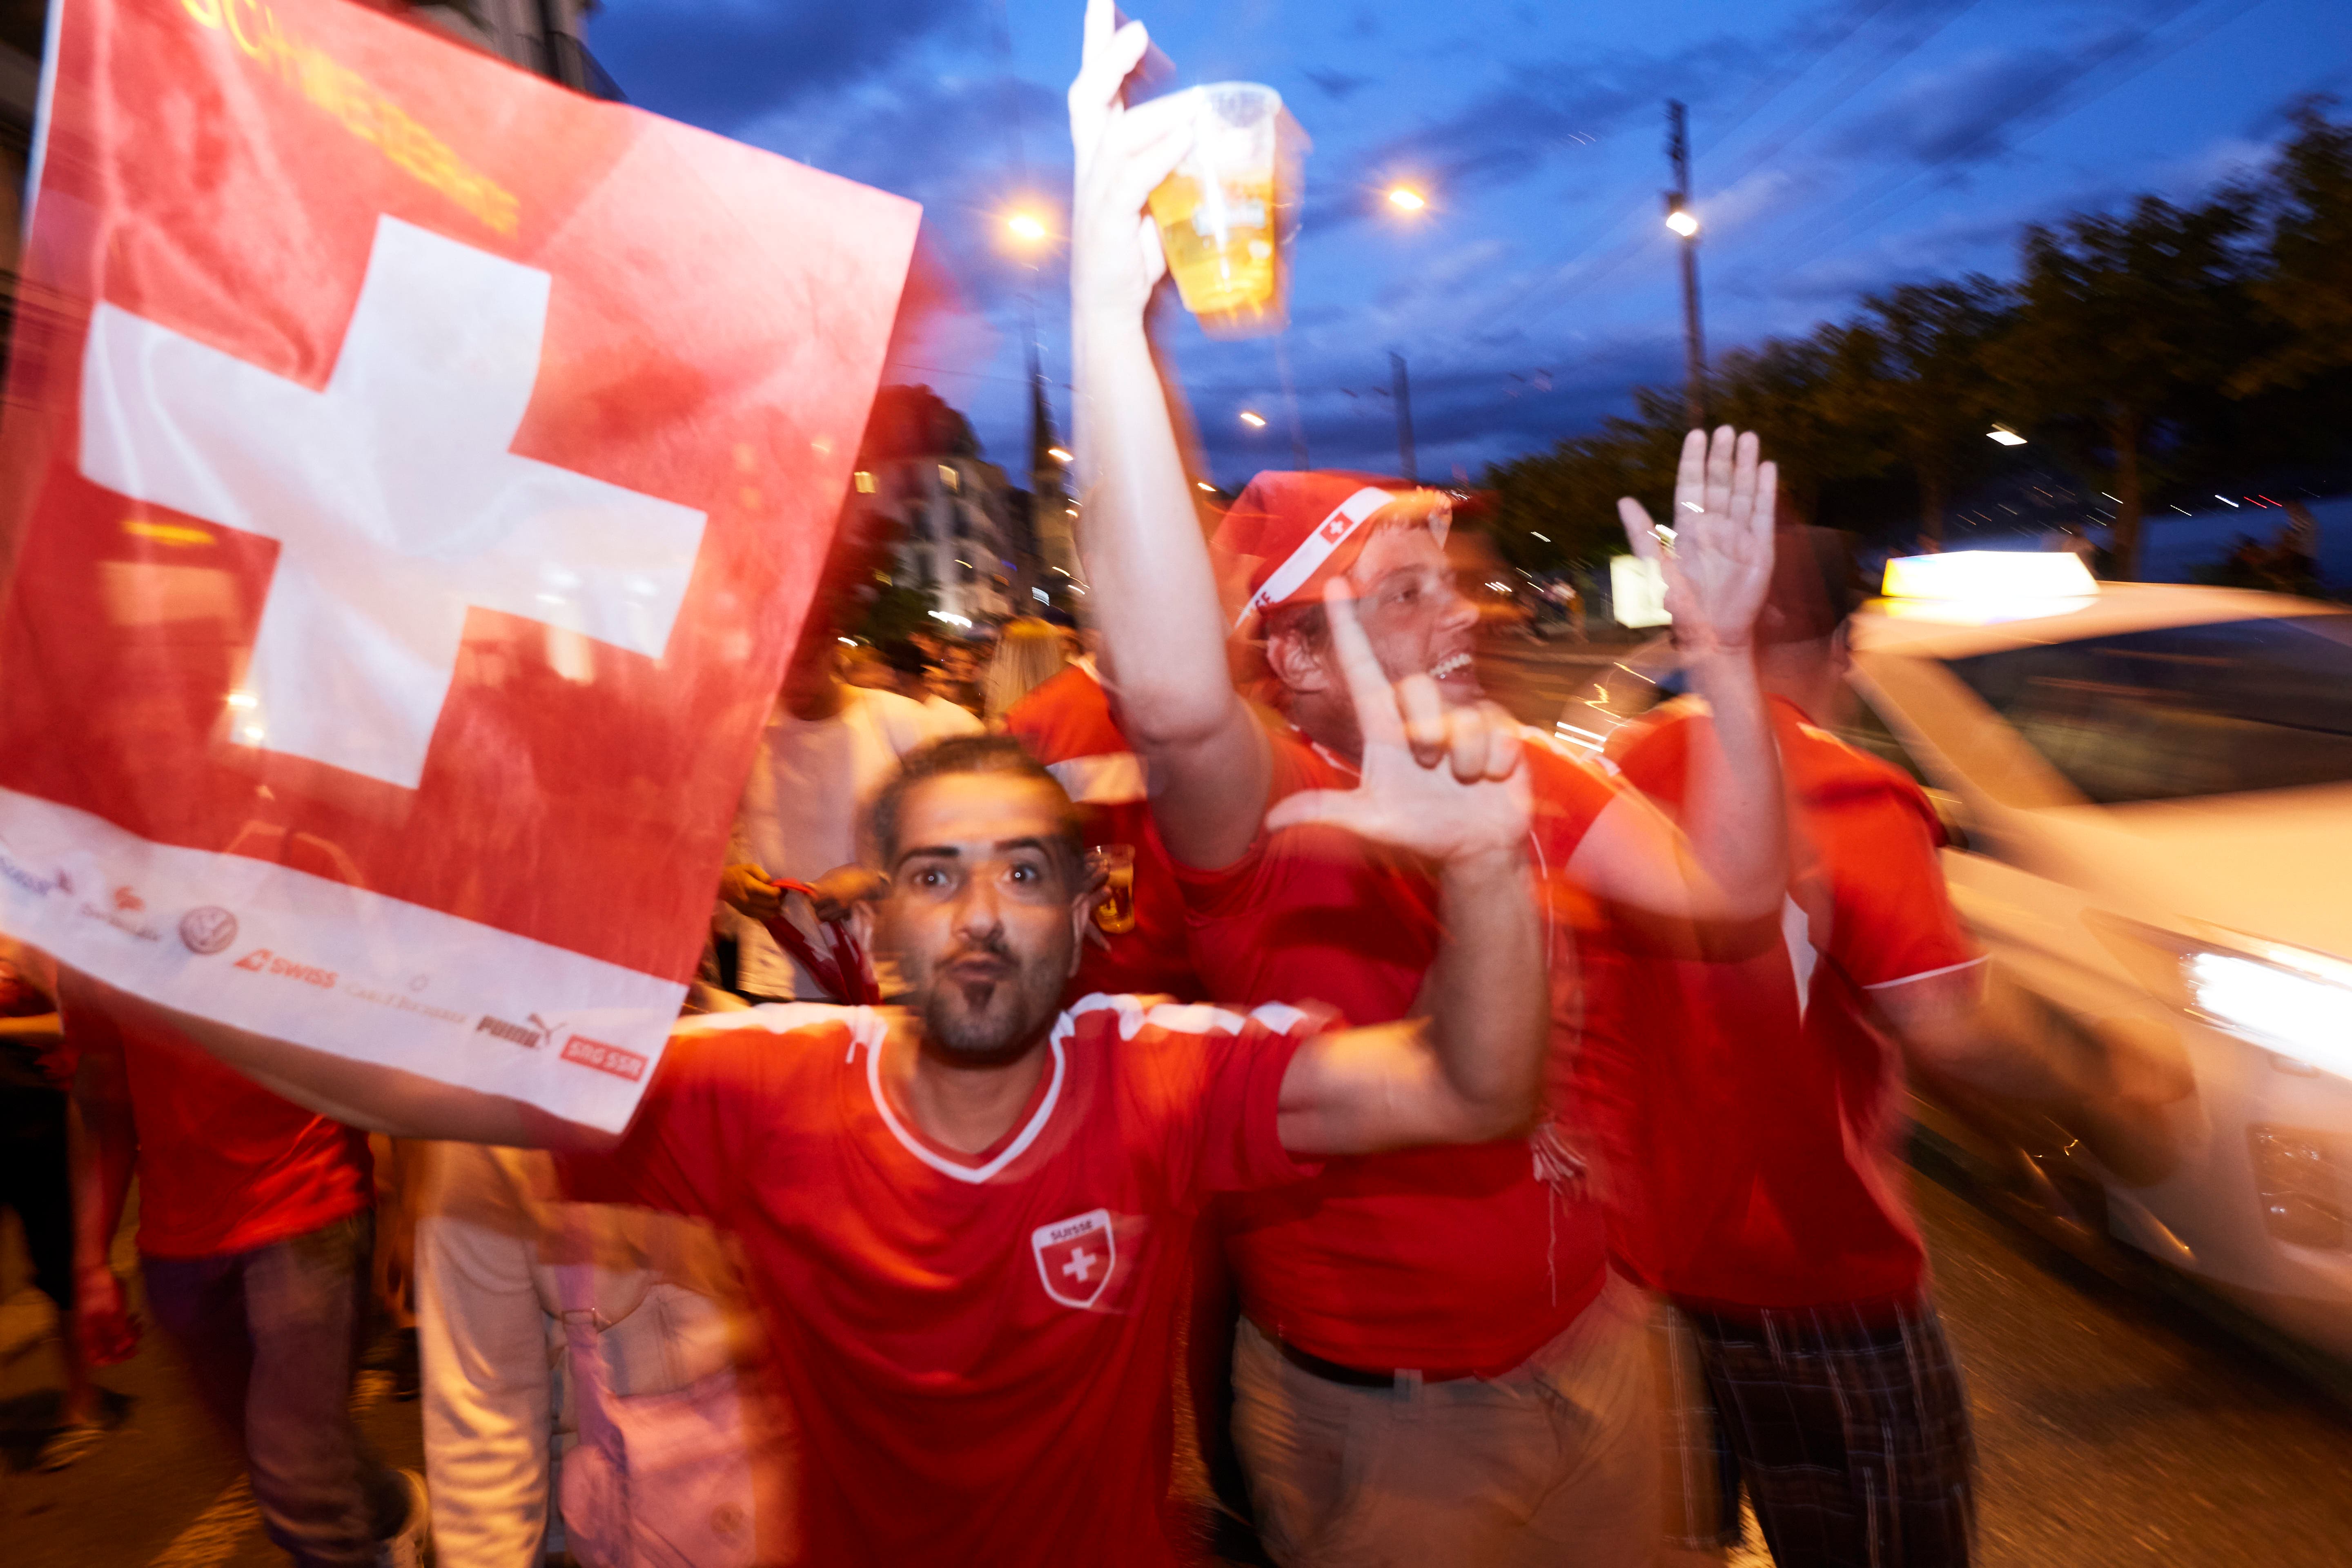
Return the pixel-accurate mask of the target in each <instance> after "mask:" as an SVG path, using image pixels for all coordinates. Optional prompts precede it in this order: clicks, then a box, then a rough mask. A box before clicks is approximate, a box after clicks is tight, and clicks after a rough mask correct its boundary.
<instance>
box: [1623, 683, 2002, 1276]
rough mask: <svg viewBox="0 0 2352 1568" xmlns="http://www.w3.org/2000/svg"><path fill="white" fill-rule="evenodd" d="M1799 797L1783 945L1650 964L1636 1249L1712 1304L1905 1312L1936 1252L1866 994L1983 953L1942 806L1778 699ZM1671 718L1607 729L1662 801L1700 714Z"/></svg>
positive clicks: (1898, 1099)
mask: <svg viewBox="0 0 2352 1568" xmlns="http://www.w3.org/2000/svg"><path fill="white" fill-rule="evenodd" d="M1772 720H1773V731H1774V734H1775V735H1776V737H1777V738H1778V740H1779V742H1780V757H1781V765H1782V767H1783V768H1784V769H1785V770H1786V772H1787V774H1788V780H1789V790H1790V798H1791V799H1792V800H1793V801H1794V802H1795V805H1796V810H1795V814H1794V816H1793V819H1792V821H1791V824H1790V827H1791V832H1790V855H1791V859H1792V861H1793V866H1792V870H1791V878H1790V889H1789V897H1788V901H1787V903H1786V905H1785V907H1784V910H1783V918H1782V921H1781V932H1782V938H1783V940H1782V941H1781V942H1780V943H1777V944H1773V945H1770V946H1768V947H1766V948H1764V949H1763V950H1762V951H1761V952H1759V953H1758V954H1757V955H1756V956H1755V957H1753V958H1750V959H1748V960H1745V961H1742V962H1737V963H1710V964H1700V963H1673V964H1664V965H1660V966H1658V968H1657V971H1656V973H1657V975H1658V978H1659V980H1660V983H1661V985H1662V987H1663V988H1664V989H1667V990H1670V991H1671V992H1672V993H1673V994H1674V996H1675V999H1676V1001H1677V1003H1678V1011H1679V1014H1680V1016H1679V1017H1678V1019H1677V1020H1676V1021H1675V1025H1674V1026H1672V1027H1667V1028H1664V1029H1661V1030H1660V1031H1659V1032H1658V1033H1657V1034H1656V1035H1655V1036H1654V1037H1652V1038H1650V1039H1648V1040H1646V1041H1644V1042H1643V1048H1642V1049H1641V1050H1639V1051H1636V1052H1632V1053H1627V1054H1625V1055H1623V1056H1622V1057H1618V1058H1612V1061H1613V1070H1614V1071H1615V1072H1618V1073H1621V1074H1622V1075H1624V1077H1625V1080H1626V1088H1625V1091H1624V1093H1623V1095H1622V1111H1623V1114H1625V1115H1626V1116H1627V1117H1629V1118H1630V1119H1631V1120H1630V1121H1629V1123H1628V1124H1627V1126H1626V1127H1625V1128H1623V1129H1622V1130H1620V1131H1618V1132H1617V1133H1615V1134H1614V1135H1612V1143H1614V1144H1617V1145H1619V1146H1621V1147H1622V1148H1623V1149H1624V1150H1625V1151H1626V1152H1627V1156H1628V1159H1629V1163H1630V1165H1631V1168H1630V1169H1629V1170H1628V1171H1626V1172H1625V1173H1623V1174H1624V1176H1625V1177H1626V1178H1627V1179H1626V1186H1627V1188H1628V1200H1629V1201H1628V1205H1627V1215H1628V1219H1627V1224H1626V1235H1625V1236H1624V1238H1623V1242H1624V1245H1625V1247H1627V1249H1628V1250H1629V1252H1631V1253H1633V1255H1634V1256H1635V1257H1636V1258H1637V1259H1638V1260H1639V1262H1640V1271H1641V1272H1642V1273H1643V1274H1645V1275H1647V1276H1649V1277H1650V1278H1652V1279H1654V1280H1655V1282H1656V1283H1657V1284H1659V1285H1660V1286H1661V1287H1662V1288H1663V1289H1666V1290H1668V1291H1670V1292H1672V1293H1673V1294H1674V1295H1675V1296H1677V1297H1678V1298H1681V1299H1684V1300H1694V1301H1697V1302H1700V1303H1703V1304H1706V1305H1708V1306H1711V1307H1715V1308H1718V1309H1729V1310H1737V1309H1738V1308H1741V1307H1811V1306H1826V1305H1829V1304H1832V1303H1841V1304H1843V1303H1855V1304H1862V1305H1864V1306H1872V1305H1876V1306H1892V1305H1895V1304H1900V1303H1906V1302H1908V1301H1909V1300H1913V1299H1915V1298H1916V1296H1917V1294H1918V1291H1919V1289H1920V1287H1921V1284H1922V1283H1923V1280H1924V1278H1925V1273H1926V1267H1927V1258H1926V1253H1925V1251H1924V1249H1923V1248H1922V1247H1921V1245H1920V1241H1919V1236H1918V1232H1917V1229H1916V1226H1915V1225H1914V1223H1913V1220H1912V1217H1911V1211H1910V1205H1909V1204H1908V1202H1907V1201H1906V1199H1905V1197H1904V1195H1903V1194H1904V1188H1905V1186H1906V1181H1907V1177H1906V1173H1905V1172H1904V1170H1903V1168H1902V1162H1901V1159H1900V1156H1899V1152H1898V1151H1897V1148H1896V1142H1897V1140H1898V1139H1899V1138H1900V1136H1901V1133H1902V1131H1903V1117H1904V1111H1903V1095H1904V1080H1903V1069H1902V1062H1901V1059H1900V1058H1899V1057H1898V1056H1897V1054H1896V1051H1895V1046H1894V1044H1893V1042H1891V1041H1889V1040H1888V1039H1887V1038H1885V1037H1884V1036H1883V1035H1881V1034H1880V1033H1879V1032H1878V1031H1877V1030H1876V1029H1875V1028H1874V1027H1873V1026H1871V1024H1870V1023H1869V1022H1868V1018H1867V1009H1866V1003H1865V999H1864V993H1865V992H1867V991H1869V990H1870V989H1872V988H1874V987H1879V986H1888V985H1899V984H1903V983H1905V982H1906V981H1909V980H1917V979H1922V978H1925V977H1927V976H1929V975H1932V974H1936V973H1943V972H1946V971H1948V970H1951V969H1955V968H1958V967H1962V966H1965V965H1968V964H1970V963H1977V962H1979V957H1978V955H1977V953H1976V952H1975V950H1974V948H1973V946H1972V944H1971V943H1970V942H1969V938H1968V936H1967V934H1966V933H1965V932H1964V931H1962V930H1961V927H1960V923H1959V920H1958V916H1957V915H1956V914H1955V913H1954V911H1953V910H1952V904H1951V900H1950V897H1949V895H1948V893H1947V892H1946V890H1945V886H1944V875H1943V870H1942V868H1941V867H1940V866H1939V865H1938V864H1937V847H1938V845H1939V844H1940V843H1941V842H1942V829H1941V827H1940V826H1938V824H1937V820H1936V816H1935V811H1934V808H1933V807H1931V806H1930V805H1928V804H1927V797H1926V796H1925V795H1923V794H1921V792H1920V789H1919V786H1918V785H1917V784H1915V783H1913V782H1912V781H1911V780H1910V779H1909V778H1908V777H1906V776H1905V775H1904V774H1903V773H1900V772H1899V771H1897V770H1896V769H1895V768H1893V767H1891V766H1889V765H1888V764H1887V763H1883V762H1881V761H1879V760H1878V759H1877V758H1875V757H1872V756H1869V755H1866V754H1865V753H1864V752H1859V751H1856V750H1855V749H1853V747H1851V746H1848V745H1846V744H1844V743H1843V742H1840V741H1839V740H1837V739H1836V738H1835V737H1834V736H1832V735H1831V734H1830V733H1829V732H1828V731H1824V730H1822V729H1819V728H1817V727H1816V726H1814V725H1813V724H1811V722H1810V721H1807V719H1806V718H1805V715H1804V713H1803V711H1802V710H1800V709H1799V708H1798V707H1797V706H1796V705H1795V704H1794V703H1792V702H1790V701H1788V700H1786V699H1782V698H1775V699H1773V701H1772ZM1704 722H1706V720H1705V718H1704V717H1703V716H1701V715H1697V714H1695V713H1693V712H1692V711H1690V710H1686V709H1685V710H1673V711H1670V712H1669V713H1667V714H1666V715H1664V717H1662V718H1661V719H1660V720H1658V721H1656V722H1655V723H1654V724H1653V725H1649V726H1645V727H1643V729H1641V730H1638V731H1629V732H1625V733H1623V734H1622V737H1621V738H1620V739H1618V740H1617V741H1615V742H1612V748H1611V750H1612V754H1614V755H1615V756H1616V758H1617V761H1618V764H1619V766H1620V767H1621V768H1622V770H1623V773H1624V776H1625V778H1626V780H1627V782H1629V783H1630V784H1634V785H1636V786H1638V787H1640V788H1641V789H1643V790H1644V791H1645V792H1647V793H1648V794H1650V795H1652V796H1653V797H1654V798H1655V799H1657V800H1658V801H1659V802H1660V803H1661V804H1662V805H1665V806H1666V807H1667V808H1668V809H1670V810H1679V809H1680V808H1681V806H1682V805H1683V799H1684V793H1685V789H1686V787H1687V761H1688V756H1689V747H1690V737H1691V733H1692V731H1693V728H1694V727H1695V726H1696V725H1698V724H1702V723H1704Z"/></svg>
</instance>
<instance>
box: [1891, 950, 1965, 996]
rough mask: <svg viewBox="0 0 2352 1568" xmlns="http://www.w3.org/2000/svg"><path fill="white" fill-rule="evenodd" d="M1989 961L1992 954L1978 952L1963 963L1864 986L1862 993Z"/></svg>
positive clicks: (1929, 977)
mask: <svg viewBox="0 0 2352 1568" xmlns="http://www.w3.org/2000/svg"><path fill="white" fill-rule="evenodd" d="M1991 961H1992V954H1990V953H1989V952H1980V953H1979V954H1977V955H1976V956H1975V957H1974V958H1971V959H1969V961H1968V962H1967V963H1948V964H1946V965H1944V967H1943V968H1941V969H1923V970H1921V971H1920V972H1919V973H1916V974H1906V975H1905V976H1904V977H1903V978H1902V979H1900V980H1882V981H1880V982H1879V983H1878V984H1875V985H1865V986H1864V987H1863V989H1864V991H1891V990H1893V989H1894V988H1895V986H1897V985H1908V984H1911V983H1912V982H1913V981H1915V980H1933V979H1935V978H1936V976H1937V975H1938V974H1958V973H1959V972H1960V971H1961V970H1963V969H1974V968H1975V967H1976V966H1977V965H1978V964H1979V963H1990V962H1991Z"/></svg>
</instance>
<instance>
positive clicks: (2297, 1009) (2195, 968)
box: [2181, 952, 2352, 1078]
mask: <svg viewBox="0 0 2352 1568" xmlns="http://www.w3.org/2000/svg"><path fill="white" fill-rule="evenodd" d="M2181 969H2182V972H2183V975H2184V978H2186V980H2187V981H2188V983H2189V994H2190V995H2191V996H2193V997H2194V998H2195V1000H2196V1004H2197V1011H2199V1012H2200V1013H2202V1014H2204V1015H2205V1016H2207V1017H2209V1018H2210V1019H2212V1020H2213V1021H2214V1022H2215V1023H2217V1024H2219V1025H2221V1026H2222V1027H2223V1028H2226V1029H2231V1030H2233V1031H2235V1032H2237V1033H2239V1034H2243V1035H2252V1036H2256V1037H2261V1038H2263V1039H2264V1040H2268V1041H2273V1042H2275V1043H2276V1045H2277V1047H2278V1048H2279V1049H2280V1050H2282V1051H2284V1053H2286V1054H2287V1055H2289V1056H2294V1057H2299V1058H2302V1059H2303V1060H2305V1061H2307V1062H2309V1063H2310V1064H2311V1065H2312V1066H2314V1067H2318V1068H2326V1069H2327V1070H2328V1071H2329V1072H2332V1073H2336V1074H2337V1075H2339V1076H2342V1077H2345V1078H2352V990H2347V989H2346V988H2345V987H2343V986H2341V985H2337V984H2332V983H2330V982H2329V981H2326V980H2322V979H2319V978H2318V977H2316V976H2315V975H2312V974H2308V973H2299V972H2298V971H2296V970H2294V969H2289V968H2286V967H2284V966H2282V965H2280V964H2276V963H2263V962H2262V961H2261V960H2258V959H2252V958H2244V957H2241V956H2239V955H2238V954H2236V953H2228V952H2198V953H2190V954H2189V955H2187V956H2185V957H2184V958H2183V959H2182V960H2181Z"/></svg>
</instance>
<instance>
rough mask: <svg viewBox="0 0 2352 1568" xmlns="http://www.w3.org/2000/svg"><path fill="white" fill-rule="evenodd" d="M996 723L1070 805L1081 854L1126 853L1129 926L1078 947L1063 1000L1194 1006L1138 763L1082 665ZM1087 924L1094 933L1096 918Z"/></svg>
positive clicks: (1180, 910)
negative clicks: (1179, 1001) (1164, 1000)
mask: <svg viewBox="0 0 2352 1568" xmlns="http://www.w3.org/2000/svg"><path fill="white" fill-rule="evenodd" d="M1004 724H1005V728H1006V729H1007V730H1009V731H1011V732H1012V734H1013V738H1014V739H1016V740H1018V741H1019V742H1021V743H1022V744H1023V745H1024V746H1026V747H1028V748H1029V754H1030V755H1031V756H1034V757H1035V758H1036V759H1037V760H1038V761H1039V762H1041V763H1045V767H1046V771H1047V772H1049V773H1052V774H1053V775H1054V776H1055V778H1057V779H1059V780H1061V781H1062V787H1063V788H1064V789H1066V790H1067V791H1069V794H1070V798H1071V799H1072V800H1073V801H1075V802H1076V803H1077V807H1078V815H1079V818H1080V820H1081V822H1082V823H1083V824H1084V832H1085V836H1086V845H1087V848H1089V849H1095V848H1099V847H1103V846H1105V845H1116V844H1124V845H1128V846H1129V847H1132V848H1133V849H1134V851H1135V882H1134V888H1133V893H1132V897H1133V907H1134V918H1135V923H1134V926H1133V928H1132V929H1131V930H1129V931H1118V932H1110V931H1103V935H1102V940H1101V942H1100V943H1097V942H1096V941H1095V940H1093V939H1091V938H1090V939H1089V940H1088V941H1087V944H1086V947H1085V951H1084V952H1083V954H1082V955H1081V957H1080V958H1079V961H1078V973H1077V977H1076V979H1074V980H1072V981H1071V982H1070V994H1071V995H1072V996H1074V997H1076V996H1087V995H1092V994H1095V993H1097V992H1100V993H1102V994H1105V995H1110V996H1118V995H1129V994H1133V995H1140V996H1154V995H1166V996H1177V997H1181V998H1184V999H1186V1000H1188V1001H1189V1000H1192V999H1193V998H1197V997H1199V996H1200V995H1201V994H1202V990H1201V982H1200V979H1199V977H1198V976H1196V975H1195V974H1194V973H1192V956H1191V954H1190V953H1189V952H1186V950H1185V937H1184V896H1183V894H1181V892H1179V891H1178V890H1177V888H1176V869H1175V867H1174V866H1173V865H1171V863H1170V861H1169V859H1168V851H1167V849H1166V848H1165V847H1163V846H1162V845H1161V844H1160V829H1159V827H1158V826H1156V825H1155V824H1154V823H1153V822H1152V820H1151V803H1150V800H1149V799H1147V798H1146V796H1145V795H1144V788H1143V760H1142V759H1141V758H1139V757H1138V756H1137V755H1136V754H1135V750H1134V748H1133V747H1131V746H1129V744H1128V743H1127V736H1126V734H1125V733H1124V732H1122V731H1120V729H1119V727H1118V714H1117V713H1116V712H1114V711H1113V710H1112V706H1111V699H1110V693H1109V692H1108V691H1106V690H1105V689H1103V683H1102V682H1101V680H1099V679H1097V677H1096V675H1095V672H1094V670H1093V669H1091V668H1088V666H1087V663H1085V662H1080V663H1077V664H1073V665H1072V666H1070V667H1069V668H1067V669H1065V670H1063V671H1062V672H1061V673H1060V674H1059V675H1056V676H1055V677H1054V678H1053V679H1051V680H1047V681H1044V682H1042V683H1040V684H1039V685H1038V686H1037V687H1035V688H1034V689H1032V690H1031V691H1030V693H1029V695H1027V696H1026V697H1024V698H1023V699H1022V700H1020V701H1018V702H1016V703H1014V704H1013V708H1012V710H1011V711H1009V712H1007V713H1006V714H1005V715H1004ZM1095 923H1096V928H1097V931H1102V929H1103V926H1104V921H1103V919H1102V917H1101V915H1100V914H1097V917H1096V922H1095Z"/></svg>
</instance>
